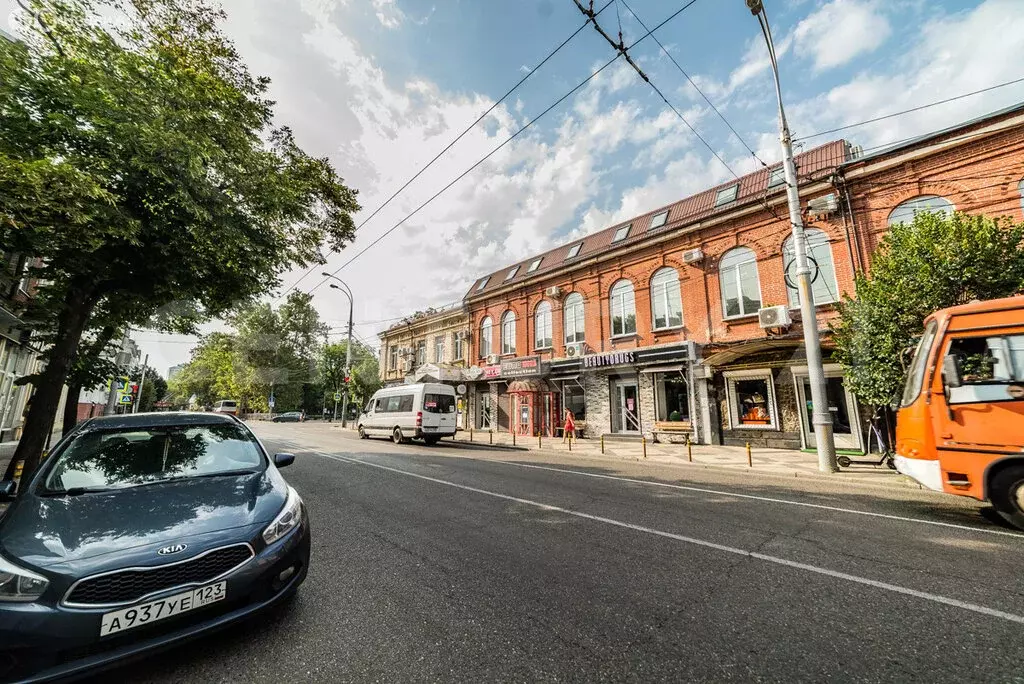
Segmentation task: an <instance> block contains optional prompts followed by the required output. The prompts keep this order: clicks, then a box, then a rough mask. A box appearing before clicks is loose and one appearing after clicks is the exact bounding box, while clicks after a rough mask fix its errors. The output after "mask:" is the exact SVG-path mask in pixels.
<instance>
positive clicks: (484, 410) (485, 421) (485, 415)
mask: <svg viewBox="0 0 1024 684" xmlns="http://www.w3.org/2000/svg"><path fill="white" fill-rule="evenodd" d="M492 408H493V407H492V404H491V395H490V393H489V392H488V393H485V394H481V395H480V428H481V429H482V430H490V429H491V428H492V427H493V426H494V423H493V420H494V412H493V410H492Z"/></svg>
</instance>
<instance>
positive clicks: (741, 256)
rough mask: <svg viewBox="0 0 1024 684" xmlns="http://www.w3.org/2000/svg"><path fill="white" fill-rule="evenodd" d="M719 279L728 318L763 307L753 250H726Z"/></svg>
mask: <svg viewBox="0 0 1024 684" xmlns="http://www.w3.org/2000/svg"><path fill="white" fill-rule="evenodd" d="M718 281H719V283H720V285H721V288H722V311H723V312H725V317H726V318H732V317H734V316H749V315H751V314H756V313H757V310H758V309H760V308H761V283H760V281H759V280H758V278H757V257H756V256H755V255H754V252H753V250H750V249H748V248H746V247H737V248H736V249H732V250H729V251H728V252H726V253H725V255H724V256H723V257H722V260H721V262H719V264H718Z"/></svg>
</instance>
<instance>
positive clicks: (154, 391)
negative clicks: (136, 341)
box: [130, 366, 167, 411]
mask: <svg viewBox="0 0 1024 684" xmlns="http://www.w3.org/2000/svg"><path fill="white" fill-rule="evenodd" d="M141 376H142V367H141V366H137V367H135V368H133V369H132V370H131V373H130V377H131V378H132V380H133V381H135V382H138V380H139V378H140V377H141ZM166 394H167V381H166V380H164V378H163V376H162V375H160V373H159V372H157V370H156V369H155V368H146V380H145V382H143V383H142V392H141V395H142V396H141V397H139V411H152V410H153V403H154V402H157V401H160V400H161V399H163V397H164V396H165V395H166Z"/></svg>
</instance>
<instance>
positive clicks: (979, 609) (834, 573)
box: [313, 451, 1024, 625]
mask: <svg viewBox="0 0 1024 684" xmlns="http://www.w3.org/2000/svg"><path fill="white" fill-rule="evenodd" d="M313 453H315V454H317V455H319V456H323V457H325V458H330V459H333V460H335V461H343V462H346V463H358V464H359V465H364V466H368V467H370V468H378V469H380V470H386V471H388V472H391V473H396V474H398V475H405V476H406V477H412V478H416V479H418V480H425V481H427V482H434V483H436V484H440V485H445V486H447V487H454V488H456V489H461V490H464V491H467V492H473V493H475V494H483V495H484V496H490V497H494V498H496V499H503V500H505V501H513V502H515V503H519V504H523V505H526V506H533V507H535V508H539V509H542V510H545V511H554V512H556V513H564V514H565V515H571V516H575V517H577V518H584V519H586V520H593V521H595V522H600V523H604V524H606V525H614V526H615V527H622V528H625V529H627V530H634V531H636V532H643V533H644V534H651V535H655V536H658V537H664V538H666V539H673V540H675V541H680V542H683V543H686V544H693V545H695V546H702V547H704V548H708V549H715V550H716V551H721V552H723V553H730V554H734V555H737V556H745V557H747V558H755V559H757V560H761V561H765V562H766V563H774V564H775V565H782V566H785V567H790V568H796V569H797V570H804V571H806V572H811V573H814V574H817V575H824V576H826V577H834V578H836V579H841V580H845V581H847V582H854V583H856V584H863V585H865V586H869V587H874V588H876V589H881V590H883V591H889V592H892V593H895V594H902V595H904V596H913V597H915V598H919V599H923V600H925V601H931V602H933V603H939V604H942V605H946V606H952V607H954V608H960V609H962V610H967V611H971V612H973V613H979V614H981V615H987V616H989V617H995V618H1000V619H1002V620H1008V621H1010V622H1016V623H1017V624H1021V625H1024V615H1016V614H1014V613H1008V612H1006V611H1003V610H997V609H995V608H988V607H987V606H979V605H977V604H975V603H968V602H966V601H960V600H958V599H954V598H949V597H947V596H940V595H938V594H931V593H928V592H926V591H918V590H917V589H909V588H907V587H901V586H899V585H897V584H890V583H888V582H880V581H878V580H873V579H868V578H867V577H859V576H857V575H851V574H849V573H845V572H839V571H838V570H829V569H828V568H822V567H818V566H817V565H809V564H807V563H800V562H798V561H792V560H788V559H786V558H779V557H778V556H770V555H768V554H765V553H758V552H756V551H747V550H746V549H741V548H737V547H735V546H727V545H725V544H716V543H715V542H710V541H706V540H703V539H697V538H695V537H687V536H685V535H681V534H674V533H672V532H665V531H663V530H656V529H654V528H651V527H644V526H643V525H636V524H633V523H628V522H623V521H621V520H615V519H612V518H605V517H603V516H600V515H591V514H590V513H583V512H582V511H575V510H572V509H569V508H562V507H561V506H552V505H551V504H545V503H541V502H539V501H533V500H531V499H523V498H520V497H518V496H511V495H509V494H501V493H499V492H493V491H490V490H488V489H480V488H478V487H471V486H469V485H464V484H459V483H457V482H451V481H449V480H442V479H440V478H437V477H430V476H428V475H420V474H419V473H412V472H409V471H408V470H402V469H400V468H392V467H390V466H386V465H381V464H380V463H370V462H369V461H362V460H360V459H357V458H346V457H344V456H337V455H333V454H325V453H323V452H319V451H316V452H313Z"/></svg>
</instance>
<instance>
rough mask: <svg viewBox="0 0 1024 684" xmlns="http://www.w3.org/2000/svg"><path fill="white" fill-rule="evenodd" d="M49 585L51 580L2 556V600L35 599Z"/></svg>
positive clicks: (0, 579)
mask: <svg viewBox="0 0 1024 684" xmlns="http://www.w3.org/2000/svg"><path fill="white" fill-rule="evenodd" d="M49 585H50V580H48V579H46V578H45V577H43V576H42V575H37V574H36V573H34V572H32V571H31V570H26V569H25V568H19V567H18V566H17V565H15V564H14V563H11V562H10V561H8V560H6V559H5V558H4V557H3V556H0V602H2V601H35V600H36V599H38V598H39V597H40V596H42V595H43V592H44V591H46V587H48V586H49Z"/></svg>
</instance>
